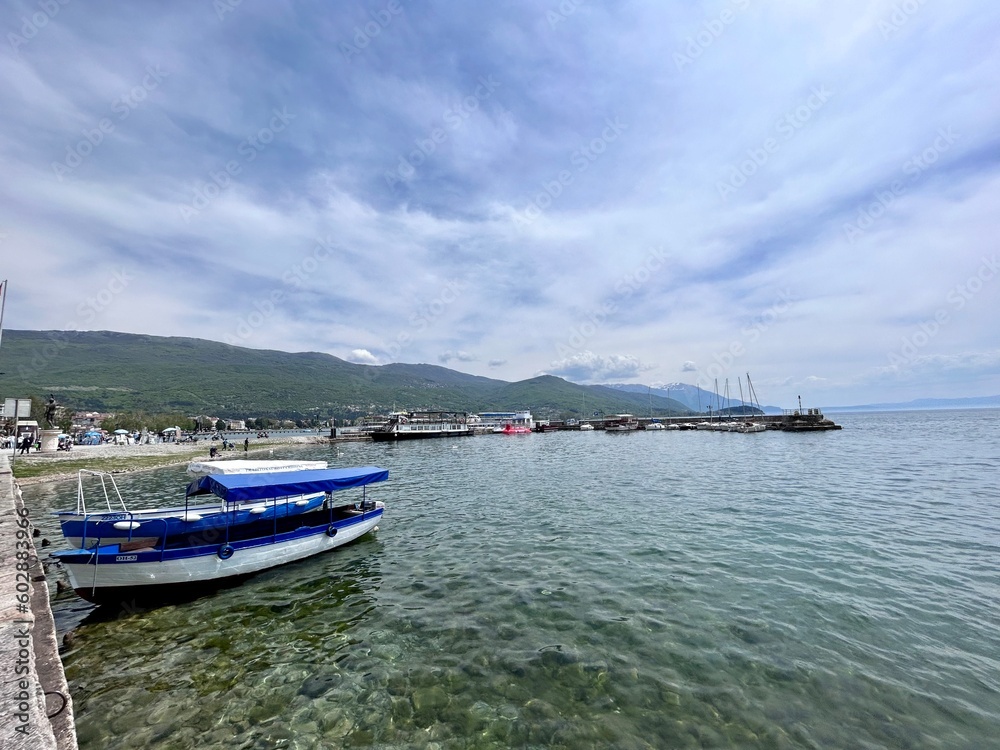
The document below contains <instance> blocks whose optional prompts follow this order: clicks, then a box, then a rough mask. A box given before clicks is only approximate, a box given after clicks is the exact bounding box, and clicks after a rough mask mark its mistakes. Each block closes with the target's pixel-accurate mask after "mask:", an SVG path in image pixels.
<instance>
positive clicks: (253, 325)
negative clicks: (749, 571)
mask: <svg viewBox="0 0 1000 750" xmlns="http://www.w3.org/2000/svg"><path fill="white" fill-rule="evenodd" d="M0 31H2V32H3V39H2V40H0V80H2V86H0V123H2V126H0V160H2V174H3V178H2V180H0V257H2V259H3V260H2V270H0V279H2V278H6V279H8V280H9V287H8V288H9V294H8V296H7V300H6V314H5V319H4V327H5V328H7V329H33V330H50V329H59V330H69V329H76V330H113V331H127V332H135V333H148V334H154V335H163V336H193V337H198V338H205V339H212V340H216V341H226V342H230V343H233V344H237V345H240V346H247V347H252V348H260V349H279V350H283V351H319V352H327V353H329V354H333V355H335V356H337V357H341V358H343V359H347V360H350V361H354V362H360V363H374V364H384V363H388V362H427V363H433V364H440V365H444V366H446V367H450V368H453V369H456V370H461V371H463V372H468V373H472V374H477V375H486V376H489V377H495V378H499V379H503V380H508V381H514V380H521V379H524V378H529V377H533V376H535V375H538V374H541V373H550V374H554V375H559V376H562V377H565V378H567V379H569V380H572V381H574V382H581V383H600V382H632V383H652V384H662V383H668V382H676V381H681V382H687V383H692V384H701V385H703V386H704V385H709V384H711V383H713V382H714V381H715V380H716V379H718V380H719V382H720V384H721V383H723V382H724V380H725V379H726V378H729V379H730V380H731V381H732V382H733V383H735V380H736V378H737V377H744V376H745V373H747V372H749V373H750V375H751V377H752V378H753V381H754V384H755V387H756V390H757V392H758V395H759V396H760V399H761V401H762V402H765V403H770V404H779V405H786V406H790V405H792V404H793V401H794V399H795V397H796V396H797V395H800V394H801V395H802V397H803V401H804V402H805V403H809V404H815V405H829V406H833V405H847V404H855V403H867V402H873V401H904V400H908V399H911V398H916V397H921V396H932V397H934V396H936V397H948V396H975V395H987V394H996V393H1000V336H998V332H997V311H998V309H1000V305H998V301H1000V278H998V274H1000V267H998V260H997V258H998V255H1000V129H998V122H1000V46H998V45H997V44H996V40H997V38H998V34H1000V5H998V4H996V3H994V2H989V1H988V0H950V1H949V2H926V1H925V0H891V1H890V0H884V1H883V0H865V1H863V2H862V1H861V0H845V2H840V3H827V2H824V3H819V2H803V1H802V0H769V1H768V2H764V1H763V0H760V1H758V0H721V1H718V2H693V1H692V0H684V1H683V2H681V1H680V0H664V1H663V2H653V0H650V1H649V2H624V1H616V0H563V1H562V2H555V1H554V0H553V2H545V1H544V0H537V1H529V0H524V1H521V0H507V1H506V2H500V3H491V4H487V3H465V2H457V1H448V0H412V1H411V0H371V1H370V2H369V1H367V0H366V1H364V2H344V3H339V2H338V3H328V2H318V1H317V2H308V1H303V2H291V1H289V2H279V1H275V0H268V1H266V2H265V0H214V1H213V0H197V1H190V2H176V3H170V4H159V3H157V4H154V3H149V2H138V3H117V2H83V0H34V1H32V2H17V1H14V2H11V1H7V2H3V3H2V4H0Z"/></svg>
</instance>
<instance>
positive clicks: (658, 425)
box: [644, 422, 667, 432]
mask: <svg viewBox="0 0 1000 750" xmlns="http://www.w3.org/2000/svg"><path fill="white" fill-rule="evenodd" d="M644 429H646V430H651V431H653V432H655V431H656V430H665V429H667V428H666V427H665V426H664V425H663V423H662V422H650V423H649V424H647V425H646V427H645V428H644Z"/></svg>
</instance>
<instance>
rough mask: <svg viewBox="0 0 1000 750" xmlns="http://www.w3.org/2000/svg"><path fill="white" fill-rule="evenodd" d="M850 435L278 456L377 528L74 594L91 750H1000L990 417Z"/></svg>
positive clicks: (950, 417) (856, 424) (175, 473)
mask: <svg viewBox="0 0 1000 750" xmlns="http://www.w3.org/2000/svg"><path fill="white" fill-rule="evenodd" d="M836 421H838V422H839V423H841V424H843V425H844V427H845V429H844V430H842V431H839V432H829V433H812V434H785V433H772V432H768V433H762V434H757V435H740V434H729V433H725V434H722V433H706V432H652V433H636V434H618V435H614V434H604V433H601V432H594V433H552V434H544V435H529V436H483V437H475V438H467V439H461V440H451V441H449V440H441V441H424V442H419V443H412V444H403V445H374V444H362V443H358V444H347V445H342V446H340V447H339V448H329V447H326V446H310V447H305V448H297V449H292V448H289V449H288V450H287V451H286V452H284V453H283V454H281V455H279V451H275V457H276V458H279V457H303V458H304V457H317V458H326V459H328V460H330V461H331V465H336V466H350V465H359V464H377V465H381V466H384V467H386V468H388V469H389V470H390V481H389V482H388V483H387V484H385V485H382V487H381V488H379V489H378V490H377V491H376V493H375V497H376V498H378V499H381V500H384V501H385V502H386V504H387V511H386V516H385V521H384V523H383V524H382V525H381V529H380V530H379V532H378V533H377V534H376V535H375V536H374V537H370V538H366V539H365V540H362V541H361V542H360V543H357V544H354V545H352V546H350V547H347V548H344V549H340V550H337V551H334V552H333V553H330V554H327V555H324V556H321V557H317V558H313V559H311V560H307V561H303V562H300V563H297V564H294V565H291V566H287V567H284V568H281V569H277V570H274V571H270V572H267V573H265V574H262V575H260V576H258V577H256V578H254V579H252V580H251V581H249V582H248V583H246V584H244V585H243V586H241V587H239V588H234V589H229V590H225V591H222V592H219V593H216V594H214V595H211V596H207V597H205V598H203V599H199V600H196V601H194V602H190V603H187V604H183V605H176V606H168V607H163V608H160V609H156V610H152V611H139V612H136V611H129V608H125V609H116V610H114V611H111V612H103V613H99V616H95V615H94V614H93V613H92V612H91V607H90V605H86V604H84V603H82V602H80V601H79V600H78V599H76V598H75V597H74V596H73V595H72V594H59V595H57V596H55V597H54V609H55V610H56V613H57V618H58V622H59V624H60V627H61V628H63V629H66V630H68V629H71V628H75V641H74V645H73V646H72V648H70V649H68V650H67V651H66V652H65V653H64V654H63V659H64V662H65V665H66V671H67V676H68V678H69V680H70V685H71V688H72V691H73V696H74V700H75V703H76V705H75V708H76V716H77V724H78V732H79V739H80V746H81V748H83V749H84V750H88V749H89V748H102V749H103V748H137V747H142V748H215V747H219V748H223V747H224V748H274V747H289V748H320V747H383V748H411V747H415V748H421V747H429V748H430V747H435V748H506V747H538V748H542V747H546V748H548V747H553V748H688V747H713V748H824V749H828V748H947V749H949V750H950V749H951V748H977V749H981V748H987V747H996V746H997V739H996V738H997V736H998V735H1000V607H998V604H1000V574H998V570H997V564H998V553H1000V510H998V501H1000V451H998V446H1000V411H996V410H985V411H961V412H910V413H903V414H866V415H862V414H851V415H846V414H845V415H837V416H836ZM185 479H186V477H185V475H184V473H183V471H182V470H178V469H170V470H160V471H156V472H149V473H143V474H135V475H129V476H126V477H123V478H122V480H121V486H122V490H123V493H124V494H126V496H127V497H130V498H136V497H139V496H144V497H148V498H149V499H150V502H151V504H157V503H162V502H166V501H173V500H176V499H177V498H178V497H179V496H180V492H181V487H182V486H183V485H184V482H185ZM73 492H74V487H73V486H72V485H66V484H62V485H50V486H44V487H42V486H38V487H28V488H26V491H25V495H26V502H27V503H28V505H29V507H30V508H32V510H33V515H34V517H35V519H36V520H41V519H40V516H41V515H42V514H43V512H44V511H45V510H48V509H51V508H54V507H68V506H71V505H73V502H74V500H73V497H74V494H73ZM52 529H53V531H51V532H49V535H50V536H51V535H53V534H57V532H56V531H54V529H55V527H54V526H53V527H52Z"/></svg>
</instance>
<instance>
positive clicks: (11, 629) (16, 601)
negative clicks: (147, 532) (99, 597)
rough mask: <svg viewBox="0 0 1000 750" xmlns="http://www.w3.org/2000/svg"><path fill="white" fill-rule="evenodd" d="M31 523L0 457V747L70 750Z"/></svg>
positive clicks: (63, 691) (64, 690)
mask: <svg viewBox="0 0 1000 750" xmlns="http://www.w3.org/2000/svg"><path fill="white" fill-rule="evenodd" d="M33 529H34V526H33V525H32V523H31V517H30V515H29V513H28V511H27V510H26V509H25V507H24V503H23V502H22V500H21V491H20V488H19V487H18V486H17V484H16V483H15V482H14V478H13V475H12V474H11V470H10V457H9V456H8V455H6V454H2V455H0V747H2V748H4V750H8V749H9V750H77V742H76V728H75V726H74V723H73V699H72V698H71V697H70V694H69V686H68V685H67V684H66V675H65V673H64V672H63V665H62V661H61V660H60V658H59V644H58V642H57V640H56V630H55V623H54V621H53V618H52V608H51V607H50V605H49V589H48V585H47V584H46V581H45V572H44V570H43V569H42V563H41V561H40V560H39V559H38V551H37V550H36V549H35V545H34V540H33V538H32V531H33Z"/></svg>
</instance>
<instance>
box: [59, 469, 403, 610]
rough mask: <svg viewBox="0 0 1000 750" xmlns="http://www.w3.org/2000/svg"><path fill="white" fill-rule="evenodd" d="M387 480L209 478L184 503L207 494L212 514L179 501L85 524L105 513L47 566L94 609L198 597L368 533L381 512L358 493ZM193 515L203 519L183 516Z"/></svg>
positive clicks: (376, 474)
mask: <svg viewBox="0 0 1000 750" xmlns="http://www.w3.org/2000/svg"><path fill="white" fill-rule="evenodd" d="M388 477H389V472H388V471H387V470H385V469H381V468H378V467H374V466H365V467H359V468H351V469H313V470H303V471H294V472H261V473H257V474H209V475H206V476H203V477H201V478H200V479H197V480H195V481H194V482H192V483H191V484H190V485H189V486H188V488H187V492H186V500H189V499H190V498H198V497H201V496H204V495H214V496H215V497H216V498H217V504H216V505H214V506H212V505H206V506H194V505H192V504H191V503H190V502H186V505H185V509H184V510H185V513H183V514H178V513H176V511H177V510H178V509H165V510H164V509H156V510H150V511H137V512H135V513H133V512H130V511H128V510H127V509H126V510H124V511H123V512H122V513H120V514H118V515H120V516H121V519H120V520H119V521H114V522H112V523H111V524H110V525H108V526H107V527H105V526H104V525H103V524H104V523H105V522H106V521H110V520H111V519H109V518H103V520H101V521H95V519H94V517H95V516H101V517H105V516H107V515H108V514H103V513H102V514H85V518H84V520H83V524H84V529H83V534H82V537H83V538H82V540H74V539H73V538H72V537H70V536H69V535H68V534H67V527H66V525H65V523H64V526H63V533H64V535H65V536H66V537H67V541H69V543H70V544H75V546H76V547H77V548H76V549H72V550H64V551H60V552H55V553H53V557H54V558H55V559H56V560H57V561H58V562H59V563H61V564H62V566H63V568H64V569H65V571H66V573H67V575H68V576H69V580H70V584H71V586H72V587H73V589H74V590H75V591H76V593H77V594H79V595H80V596H81V597H83V598H84V599H87V600H89V601H92V602H95V603H106V602H112V601H122V600H123V599H131V598H142V599H144V600H149V599H154V600H155V599H159V598H166V597H169V596H170V595H172V594H174V593H181V592H186V591H189V590H192V589H193V590H195V591H202V590H204V589H205V588H207V587H209V586H210V585H211V584H220V585H221V584H223V583H226V582H230V581H234V580H239V579H241V578H242V577H245V576H248V575H250V574H253V573H256V572H259V571H261V570H265V569H267V568H272V567H275V566H277V565H282V564H284V563H287V562H292V561H294V560H300V559H302V558H305V557H309V556H311V555H315V554H318V553H320V552H324V551H326V550H329V549H333V548H334V547H339V546H341V545H343V544H346V543H348V542H350V541H353V540H354V539H357V538H358V537H360V536H362V535H364V534H366V533H368V532H369V531H371V530H372V529H374V528H375V526H376V524H377V523H378V522H379V520H380V519H381V518H382V514H383V512H384V509H385V505H384V504H383V503H381V502H376V501H374V500H372V499H370V498H368V497H367V491H366V488H367V486H368V485H369V484H373V483H376V482H383V481H385V480H386V479H388ZM352 489H353V490H360V493H358V492H355V493H350V495H349V496H348V495H345V496H343V497H344V499H343V500H340V501H335V500H334V493H337V492H342V491H345V490H352ZM123 507H124V504H123ZM195 507H205V508H210V509H211V510H212V512H211V513H206V515H201V514H199V513H190V512H188V511H190V510H192V509H193V508H195ZM156 514H159V517H156ZM103 534H106V536H104V535H103ZM90 540H93V542H94V543H93V545H92V546H91V545H90V544H89V541H90ZM79 541H82V543H80V544H76V542H79Z"/></svg>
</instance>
